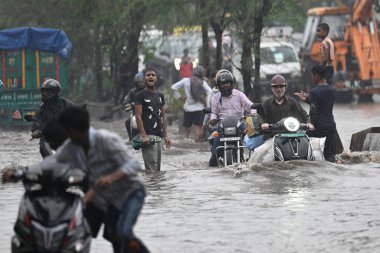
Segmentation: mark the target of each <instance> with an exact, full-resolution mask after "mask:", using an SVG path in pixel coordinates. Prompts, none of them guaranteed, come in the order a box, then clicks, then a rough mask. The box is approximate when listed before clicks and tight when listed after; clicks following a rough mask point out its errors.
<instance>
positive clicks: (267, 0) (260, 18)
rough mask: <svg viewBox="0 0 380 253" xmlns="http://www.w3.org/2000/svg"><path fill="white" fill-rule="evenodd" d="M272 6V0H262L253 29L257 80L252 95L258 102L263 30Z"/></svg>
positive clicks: (259, 98)
mask: <svg viewBox="0 0 380 253" xmlns="http://www.w3.org/2000/svg"><path fill="white" fill-rule="evenodd" d="M271 8H272V1H271V0H261V2H260V6H259V8H258V11H257V15H256V17H255V19H254V30H253V39H252V41H253V53H254V56H255V82H254V84H253V90H252V91H253V94H251V96H250V97H253V100H254V101H255V102H257V103H260V102H261V101H262V100H261V94H260V64H261V57H260V43H261V32H262V30H263V26H264V17H266V16H267V15H268V13H269V11H270V9H271Z"/></svg>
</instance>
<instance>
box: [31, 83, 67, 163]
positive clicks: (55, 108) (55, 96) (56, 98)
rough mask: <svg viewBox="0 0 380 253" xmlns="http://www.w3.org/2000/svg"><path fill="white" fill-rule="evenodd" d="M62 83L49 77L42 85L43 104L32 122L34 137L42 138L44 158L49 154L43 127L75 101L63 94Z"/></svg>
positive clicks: (41, 147) (54, 119) (41, 148)
mask: <svg viewBox="0 0 380 253" xmlns="http://www.w3.org/2000/svg"><path fill="white" fill-rule="evenodd" d="M60 93H61V84H60V83H59V82H58V81H57V80H55V79H47V80H46V81H44V82H43V83H42V85H41V99H42V105H41V107H40V109H39V110H38V112H37V114H36V118H35V120H34V122H33V124H32V139H38V138H39V139H40V153H41V156H42V157H43V158H45V157H46V156H48V155H49V152H48V151H47V150H46V144H45V137H44V135H43V134H42V129H43V128H44V127H45V126H46V125H47V124H49V123H51V122H53V121H57V120H58V118H59V116H60V114H61V113H62V112H63V111H64V110H65V109H66V108H68V107H71V106H73V105H74V104H73V102H72V101H71V100H69V99H67V98H64V97H62V96H61V94H60Z"/></svg>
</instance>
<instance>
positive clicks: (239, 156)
mask: <svg viewBox="0 0 380 253" xmlns="http://www.w3.org/2000/svg"><path fill="white" fill-rule="evenodd" d="M244 119H245V118H244V117H241V118H238V117H236V116H227V117H224V118H223V119H219V120H218V121H217V124H216V130H215V131H214V132H211V134H210V136H209V143H210V144H211V145H213V143H214V140H215V138H216V137H218V136H219V137H221V138H220V145H219V147H217V148H216V154H217V159H218V163H219V165H220V166H228V165H231V164H234V163H240V162H242V161H244V157H243V148H244V145H243V131H242V130H241V126H242V124H243V122H244Z"/></svg>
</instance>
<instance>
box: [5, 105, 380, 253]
mask: <svg viewBox="0 0 380 253" xmlns="http://www.w3.org/2000/svg"><path fill="white" fill-rule="evenodd" d="M376 98H377V99H378V98H379V97H376ZM334 114H335V117H336V122H337V126H338V131H339V133H340V136H341V138H342V142H343V145H344V148H345V150H348V149H349V144H350V138H351V134H353V133H355V132H358V131H361V130H363V129H366V128H369V127H372V126H379V124H380V123H379V122H380V99H379V100H378V101H376V103H373V104H349V105H347V104H345V105H336V106H335V109H334ZM123 123H124V122H123V121H122V120H117V121H114V122H112V123H100V122H94V123H93V124H94V125H95V126H98V127H105V128H108V129H111V130H113V131H116V132H119V133H120V134H121V135H122V136H123V137H126V134H125V132H124V130H123V127H124V126H123V125H124V124H123ZM171 132H172V137H173V147H172V148H171V149H170V150H166V151H165V152H164V154H163V166H162V171H161V172H158V173H150V174H145V173H144V177H145V179H146V183H147V187H148V191H149V192H148V196H147V199H146V203H145V206H144V208H143V211H142V213H141V215H140V218H139V220H138V223H137V224H136V226H135V233H136V235H137V236H139V237H140V238H141V239H142V240H143V241H144V242H145V243H146V245H147V246H148V247H149V248H150V250H151V252H153V253H167V252H181V253H194V252H199V253H201V252H207V253H212V252H268V253H269V252H289V253H290V252H292V253H293V252H380V216H379V213H380V198H379V192H380V158H379V157H380V156H378V155H377V154H376V153H371V154H369V153H366V154H356V155H357V156H359V157H360V158H361V159H348V160H346V163H345V164H343V165H336V164H331V163H327V162H324V161H318V162H306V161H297V162H285V163H281V162H277V163H267V164H261V165H256V166H253V167H249V166H247V165H240V166H232V167H230V168H223V169H220V168H208V166H207V162H208V158H209V146H208V144H207V143H204V144H201V145H196V144H194V143H192V142H190V141H186V142H184V141H181V140H180V139H181V138H180V136H178V134H177V132H178V131H177V130H176V126H172V127H171ZM132 152H134V153H135V154H136V156H137V157H138V159H139V160H140V161H142V157H141V154H140V153H139V152H138V151H134V150H132ZM40 159H41V158H40V156H39V153H38V143H37V142H34V141H31V142H30V141H29V133H28V132H1V133H0V164H1V166H2V167H5V166H8V165H11V164H12V163H14V164H20V165H28V164H33V163H35V162H38V161H39V160H40ZM354 161H356V162H354ZM357 161H360V162H357ZM21 194H22V187H21V184H7V185H1V184H0V223H1V227H0V252H10V238H11V235H12V234H13V230H12V229H13V224H14V221H15V219H16V215H17V210H18V204H19V200H20V197H21ZM91 252H95V253H100V252H101V253H108V252H112V249H111V245H110V244H109V243H108V242H107V241H105V240H104V239H102V238H101V236H99V237H98V238H97V239H95V240H93V243H92V250H91Z"/></svg>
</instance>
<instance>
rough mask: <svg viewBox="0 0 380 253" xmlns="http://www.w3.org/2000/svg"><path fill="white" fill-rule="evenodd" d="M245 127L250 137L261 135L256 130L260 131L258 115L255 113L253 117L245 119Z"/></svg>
mask: <svg viewBox="0 0 380 253" xmlns="http://www.w3.org/2000/svg"><path fill="white" fill-rule="evenodd" d="M245 125H246V129H247V135H248V137H252V136H254V135H257V134H259V133H258V132H257V131H256V129H258V123H257V114H256V113H253V114H252V115H248V116H246V117H245Z"/></svg>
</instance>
